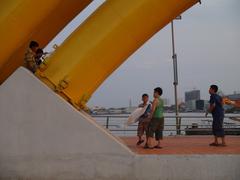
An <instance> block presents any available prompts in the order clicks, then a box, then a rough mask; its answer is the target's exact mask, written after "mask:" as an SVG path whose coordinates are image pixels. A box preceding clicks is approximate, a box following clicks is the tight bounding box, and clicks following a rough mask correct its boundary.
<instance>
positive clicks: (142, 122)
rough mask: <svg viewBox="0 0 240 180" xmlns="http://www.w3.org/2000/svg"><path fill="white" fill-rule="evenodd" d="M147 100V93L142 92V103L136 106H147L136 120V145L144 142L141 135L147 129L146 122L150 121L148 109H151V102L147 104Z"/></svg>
mask: <svg viewBox="0 0 240 180" xmlns="http://www.w3.org/2000/svg"><path fill="white" fill-rule="evenodd" d="M148 100H149V96H148V94H143V95H142V101H143V103H142V104H140V105H139V106H138V107H145V106H147V109H146V111H145V112H144V114H143V115H142V116H141V117H140V118H139V120H138V129H137V135H138V142H137V145H138V146H139V145H141V144H142V143H143V142H144V140H143V139H142V136H143V135H144V132H146V131H147V128H148V124H149V122H150V119H149V114H150V111H151V104H148Z"/></svg>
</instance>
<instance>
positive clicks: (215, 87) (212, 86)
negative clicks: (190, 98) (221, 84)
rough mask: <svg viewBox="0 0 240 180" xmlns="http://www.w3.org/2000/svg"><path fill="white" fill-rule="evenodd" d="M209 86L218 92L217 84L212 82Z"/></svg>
mask: <svg viewBox="0 0 240 180" xmlns="http://www.w3.org/2000/svg"><path fill="white" fill-rule="evenodd" d="M210 88H211V89H212V90H214V92H215V93H216V92H218V86H217V85H215V84H213V85H211V86H210Z"/></svg>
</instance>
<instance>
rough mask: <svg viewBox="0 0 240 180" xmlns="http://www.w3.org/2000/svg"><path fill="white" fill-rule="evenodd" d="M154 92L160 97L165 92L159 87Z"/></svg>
mask: <svg viewBox="0 0 240 180" xmlns="http://www.w3.org/2000/svg"><path fill="white" fill-rule="evenodd" d="M154 92H157V93H158V94H159V96H161V95H162V93H163V90H162V88H160V87H157V88H155V89H154Z"/></svg>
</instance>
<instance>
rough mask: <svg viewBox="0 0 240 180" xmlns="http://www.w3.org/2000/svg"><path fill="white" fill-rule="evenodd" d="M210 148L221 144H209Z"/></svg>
mask: <svg viewBox="0 0 240 180" xmlns="http://www.w3.org/2000/svg"><path fill="white" fill-rule="evenodd" d="M209 146H219V144H217V143H211V144H209Z"/></svg>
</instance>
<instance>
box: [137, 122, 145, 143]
mask: <svg viewBox="0 0 240 180" xmlns="http://www.w3.org/2000/svg"><path fill="white" fill-rule="evenodd" d="M143 128H144V127H143V121H141V120H140V121H139V123H138V129H137V131H138V142H137V145H138V146H139V145H141V144H142V143H143V142H144V140H143V139H142V136H143V133H144V129H143Z"/></svg>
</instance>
